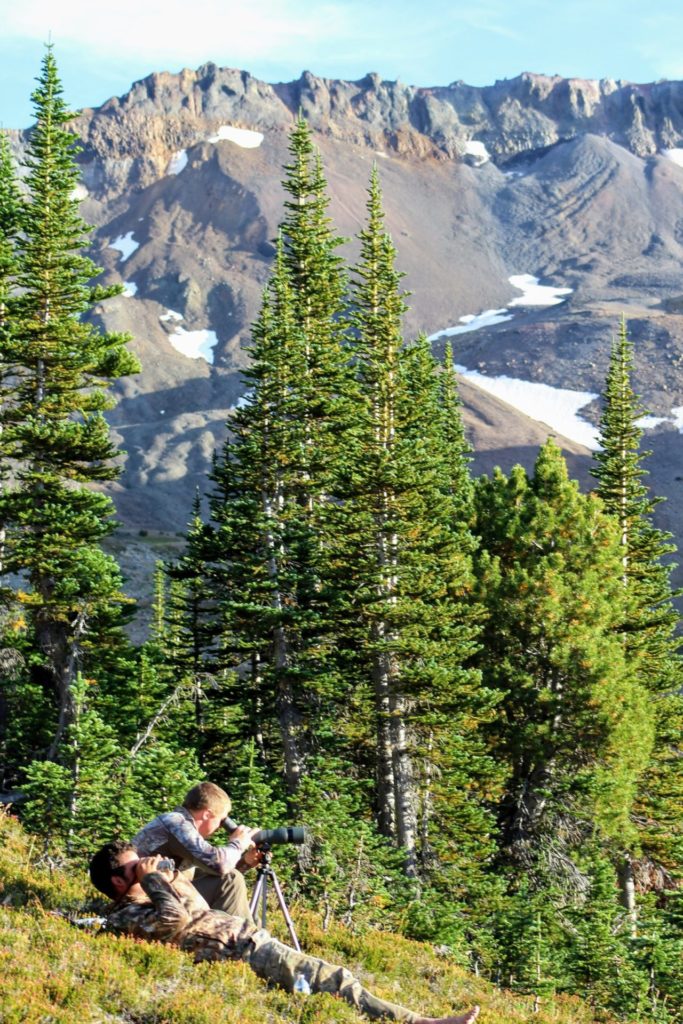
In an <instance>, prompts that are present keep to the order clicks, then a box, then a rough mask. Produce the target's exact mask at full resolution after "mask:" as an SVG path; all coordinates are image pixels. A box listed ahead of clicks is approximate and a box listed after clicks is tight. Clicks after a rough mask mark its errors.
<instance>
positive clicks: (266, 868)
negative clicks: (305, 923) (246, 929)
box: [249, 843, 301, 953]
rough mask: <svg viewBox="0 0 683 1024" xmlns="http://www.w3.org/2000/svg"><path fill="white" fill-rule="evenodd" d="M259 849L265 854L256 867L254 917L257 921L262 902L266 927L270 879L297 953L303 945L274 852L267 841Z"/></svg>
mask: <svg viewBox="0 0 683 1024" xmlns="http://www.w3.org/2000/svg"><path fill="white" fill-rule="evenodd" d="M259 849H260V850H261V853H262V854H263V860H262V861H261V863H260V864H258V865H257V867H256V870H257V872H258V878H257V880H256V886H255V887H254V892H253V894H252V897H251V902H250V904H249V909H250V910H251V914H252V917H253V918H254V921H256V911H257V909H258V906H259V903H260V904H261V927H262V928H265V927H266V910H267V906H268V881H269V880H270V883H271V885H272V886H273V891H274V892H275V895H276V896H277V902H278V906H279V908H280V910H281V911H282V916H283V917H284V919H285V922H286V924H287V928H288V929H289V937H290V939H291V940H292V945H293V946H294V949H295V950H296V951H297V953H300V952H301V946H300V945H299V940H298V939H297V937H296V931H295V930H294V922H293V921H292V919H291V917H290V915H289V910H288V909H287V904H286V903H285V898H284V896H283V895H282V889H281V888H280V883H279V882H278V880H277V875H276V874H275V868H274V867H272V865H271V860H272V859H273V854H272V852H271V849H270V846H268V844H267V843H263V844H262V845H261V846H259Z"/></svg>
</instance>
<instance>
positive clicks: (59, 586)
mask: <svg viewBox="0 0 683 1024" xmlns="http://www.w3.org/2000/svg"><path fill="white" fill-rule="evenodd" d="M33 102H34V107H35V115H36V124H35V126H34V128H33V129H32V131H31V135H30V139H29V144H28V158H27V161H26V163H27V167H28V174H27V178H26V186H27V190H28V197H27V199H26V201H25V203H23V204H22V206H21V210H20V218H19V224H20V232H19V234H18V237H17V241H16V245H15V255H16V263H17V270H16V276H15V286H16V288H15V292H14V295H13V297H12V301H11V306H10V308H11V324H10V326H9V331H8V332H7V333H6V334H5V337H4V338H3V342H4V344H3V362H4V364H5V365H6V366H7V365H8V366H11V367H12V372H13V377H14V379H15V382H14V385H13V391H12V399H11V402H10V403H8V404H7V405H6V406H5V409H4V410H3V421H4V430H5V440H4V443H5V445H6V446H7V448H8V450H9V451H10V454H11V459H12V461H13V463H14V465H15V466H16V484H15V485H14V486H13V487H12V488H11V489H10V490H8V491H7V492H6V494H5V497H4V500H3V514H4V519H5V523H6V526H7V531H8V537H7V558H6V567H7V569H8V570H9V571H13V572H19V573H21V574H22V575H23V576H24V578H25V579H26V581H27V588H28V589H27V590H25V592H24V594H23V597H22V601H23V604H24V606H25V611H26V619H27V628H28V637H27V648H28V651H29V654H30V657H31V660H32V664H33V673H34V677H35V678H36V679H37V680H40V681H41V684H44V685H45V686H46V687H47V688H48V689H51V690H52V691H53V693H54V696H55V702H56V711H57V720H56V722H55V723H54V733H53V738H52V742H51V744H50V750H49V754H50V756H54V755H55V754H56V752H57V749H58V747H59V744H60V741H61V739H62V737H63V735H64V731H65V729H66V728H67V727H68V725H69V723H70V722H71V721H72V719H73V716H74V714H75V704H74V701H73V697H72V687H73V684H74V681H75V679H76V677H77V674H78V672H79V670H80V669H81V667H82V666H84V665H85V664H86V662H87V660H88V658H87V656H88V651H89V650H92V648H93V644H94V641H95V639H96V638H97V642H98V644H101V643H103V642H104V643H107V642H112V643H115V642H116V640H115V637H116V623H117V620H118V621H120V615H118V616H117V612H116V609H117V607H120V605H121V593H120V587H121V582H120V578H119V575H118V570H117V568H116V566H115V564H114V562H113V560H112V559H111V558H109V557H108V556H106V555H105V554H104V553H103V552H102V550H101V548H100V546H99V545H100V541H101V540H102V539H103V537H105V536H106V535H107V534H108V533H109V532H110V531H111V530H112V529H113V522H112V518H111V516H112V511H113V506H112V503H111V501H110V499H109V498H107V497H106V496H105V495H104V494H101V493H97V492H95V491H93V490H92V489H90V487H89V485H90V484H93V483H100V482H104V481H108V480H112V479H114V478H115V477H116V476H117V474H118V472H119V470H118V467H117V466H116V464H115V459H116V456H117V455H118V452H117V450H116V448H115V447H114V445H113V444H112V443H111V441H110V439H109V432H108V428H107V424H106V421H105V419H104V416H103V412H104V411H105V410H106V409H107V408H109V407H110V406H111V404H112V399H111V397H110V396H109V395H108V394H107V388H108V386H109V384H110V382H111V381H113V380H115V379H117V378H118V377H119V376H121V375H123V374H128V373H132V372H135V371H136V370H137V368H138V366H137V363H136V361H135V359H134V358H133V357H132V356H131V355H130V354H129V353H128V352H127V350H126V343H127V341H128V340H129V339H128V338H127V337H125V336H122V335H118V334H103V333H101V332H100V331H98V330H97V329H96V328H95V327H93V326H92V325H91V324H89V323H87V322H86V321H84V320H83V314H84V313H86V312H87V310H89V309H90V308H91V307H92V306H93V305H94V304H95V303H96V302H99V301H100V300H101V299H103V298H106V297H107V296H108V295H110V294H115V293H118V291H119V290H120V289H119V288H113V289H103V288H100V287H92V286H91V285H90V281H91V280H92V278H93V277H94V276H95V275H96V273H97V268H96V267H95V266H94V264H93V263H92V262H91V261H90V260H89V259H88V258H86V257H84V256H83V255H81V250H82V249H83V247H84V246H85V244H86V241H87V232H88V228H87V225H85V223H84V222H83V221H82V220H81V218H80V216H79V212H78V200H77V199H76V198H75V197H74V190H75V187H76V184H77V181H78V168H77V166H76V163H75V155H76V152H77V146H76V145H75V143H74V138H73V136H72V135H71V134H70V133H69V132H68V131H67V128H66V125H67V124H68V122H69V120H70V119H71V117H72V115H71V114H70V113H69V111H68V110H67V108H66V106H65V104H64V101H63V99H62V88H61V84H60V81H59V77H58V73H57V67H56V63H55V59H54V56H53V53H52V49H51V47H48V49H47V53H46V55H45V58H44V60H43V64H42V70H41V75H40V77H39V79H38V85H37V88H36V90H35V92H34V94H33ZM107 637H109V638H111V639H110V640H107V639H106V638H107Z"/></svg>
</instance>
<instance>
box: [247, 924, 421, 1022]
mask: <svg viewBox="0 0 683 1024" xmlns="http://www.w3.org/2000/svg"><path fill="white" fill-rule="evenodd" d="M239 956H240V959H242V960H244V961H245V962H246V963H248V964H249V966H250V967H251V969H252V970H253V971H254V973H255V974H258V976H259V978H263V979H264V980H265V981H270V982H272V983H273V984H275V985H280V986H281V987H282V988H284V989H286V990H287V992H292V991H293V989H294V981H295V978H296V976H297V974H303V975H304V977H305V978H306V980H307V982H308V984H309V985H310V986H311V991H312V992H329V993H331V994H332V995H338V996H340V997H341V998H342V999H345V1000H346V1002H347V1003H351V1005H352V1006H353V1007H355V1008H356V1010H358V1011H359V1012H360V1013H365V1014H367V1015H368V1017H385V1018H388V1019H389V1020H398V1021H404V1022H407V1024H411V1022H413V1021H415V1019H416V1017H417V1015H416V1014H414V1013H412V1012H411V1011H410V1010H406V1009H405V1007H403V1006H397V1005H396V1003H389V1002H387V1001H386V1000H385V999H379V998H378V997H377V996H373V994H372V993H371V992H368V990H367V989H366V988H363V986H362V985H361V983H360V982H359V981H358V979H357V978H354V976H353V975H352V974H351V972H350V971H348V970H347V969H346V968H345V967H337V966H336V965H335V964H328V963H327V962H326V961H325V960H320V959H319V958H318V957H317V956H308V955H307V954H306V953H297V951H296V950H295V949H292V948H291V946H285V944H284V943H283V942H278V940H277V939H274V938H272V937H271V935H270V934H269V933H268V932H267V931H257V932H255V933H254V934H253V935H252V936H251V941H250V942H249V943H247V944H246V946H245V948H243V949H242V950H240V952H239Z"/></svg>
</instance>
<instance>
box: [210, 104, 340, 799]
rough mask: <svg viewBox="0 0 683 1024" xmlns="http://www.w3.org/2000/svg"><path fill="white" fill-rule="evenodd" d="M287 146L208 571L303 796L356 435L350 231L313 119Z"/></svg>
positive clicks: (325, 670) (226, 639) (326, 675)
mask: <svg viewBox="0 0 683 1024" xmlns="http://www.w3.org/2000/svg"><path fill="white" fill-rule="evenodd" d="M290 152H291V157H292V159H291V162H290V163H289V164H288V165H287V166H286V168H285V170H286V177H285V180H284V181H283V186H284V188H285V190H286V191H287V192H288V193H289V197H290V198H288V200H287V201H286V203H285V210H286V213H285V218H284V221H283V224H282V228H281V232H280V237H279V241H278V251H277V257H276V262H275V268H274V272H273V276H272V279H271V283H270V285H269V288H268V290H267V294H266V296H265V298H264V304H263V308H262V311H261V314H260V317H259V319H258V321H257V323H256V324H255V326H254V329H253V346H252V351H251V355H252V360H251V366H250V368H249V370H248V371H247V373H246V375H245V376H246V379H247V384H248V385H249V387H250V389H251V390H250V393H249V397H248V400H247V402H246V404H245V406H244V407H243V408H242V409H240V410H238V411H237V413H236V414H235V416H234V418H233V420H232V421H231V422H230V424H229V428H230V429H231V431H232V434H233V437H232V439H231V440H230V441H229V443H228V444H227V445H226V447H225V449H224V451H223V453H222V457H221V458H220V459H219V460H218V462H217V464H216V467H215V470H214V474H213V479H214V481H215V483H216V485H217V486H216V489H215V491H214V493H213V495H212V497H211V514H212V519H213V522H214V524H215V528H216V543H217V548H216V550H217V551H219V552H220V554H219V555H218V557H217V558H216V559H215V560H214V564H213V567H210V572H211V573H212V578H213V579H214V581H215V586H216V588H217V590H216V592H217V594H219V595H220V606H221V613H220V637H221V639H220V645H221V648H222V650H223V652H225V654H224V661H223V663H224V664H225V665H226V666H228V665H230V664H231V665H232V667H235V665H236V662H235V658H237V659H241V658H246V659H247V660H248V664H249V666H250V669H249V677H248V678H249V680H250V683H249V686H250V687H251V695H252V699H251V703H250V709H249V713H248V715H247V719H251V721H252V723H253V724H252V727H253V728H256V729H257V731H258V730H259V729H262V728H263V725H264V723H263V716H264V715H265V716H267V715H272V713H273V711H274V712H275V715H276V720H275V721H276V727H277V731H278V733H279V743H278V744H277V745H276V747H279V749H280V751H281V754H282V759H283V763H282V768H283V772H284V776H285V779H286V784H287V789H288V791H289V792H290V793H291V794H293V793H295V792H296V790H297V788H298V786H299V783H300V781H301V777H302V773H303V772H304V770H305V769H304V765H305V759H306V757H307V754H308V752H309V747H310V743H311V742H312V741H313V736H314V731H315V730H313V729H312V722H313V720H314V719H316V718H318V719H319V718H320V715H321V714H323V713H326V712H323V707H324V706H326V705H328V703H329V700H330V697H331V690H332V689H334V687H333V686H332V685H331V682H330V677H331V676H333V675H334V665H333V664H332V665H331V666H330V667H328V665H327V664H326V656H327V654H328V653H329V645H330V642H331V636H330V632H329V626H328V622H329V612H328V603H329V599H330V594H329V589H328V587H327V583H326V573H327V570H326V564H327V557H328V556H327V553H326V551H327V543H326V537H327V536H328V534H329V516H330V514H331V513H330V508H331V506H332V505H333V504H334V503H335V502H336V501H337V500H338V477H339V466H340V460H342V459H343V458H344V452H345V438H346V437H347V436H348V435H349V434H350V432H351V431H352V430H353V420H352V411H353V409H352V404H351V401H350V392H351V389H352V384H353V380H352V375H351V372H350V370H349V367H348V359H347V356H346V353H345V351H344V349H343V347H342V344H341V342H342V331H343V324H342V322H341V320H340V316H341V312H342V308H343V298H344V288H345V285H344V277H343V274H342V270H341V260H340V258H339V257H338V256H337V255H336V251H335V250H336V248H337V246H338V245H339V241H340V240H339V239H338V238H337V237H336V236H335V235H334V234H333V232H332V230H331V226H330V222H329V218H328V217H327V214H326V208H327V205H328V202H329V200H328V199H327V196H326V185H325V179H324V176H323V174H322V169H321V164H320V158H319V156H317V155H316V153H315V151H314V148H313V145H312V141H311V136H310V131H309V129H308V127H307V125H306V123H305V121H304V120H303V119H302V118H299V119H298V120H297V122H296V124H295V127H294V130H293V132H292V136H291V142H290ZM226 655H227V659H228V660H227V661H226V660H225V657H226ZM231 657H232V662H230V658H231ZM237 664H239V660H238V661H237ZM241 678H242V679H244V676H243V675H242V677H241ZM254 716H257V717H258V718H259V720H260V724H259V725H258V726H256V724H255V719H254ZM260 743H261V744H262V743H263V738H262V736H261V740H260ZM257 745H258V743H257Z"/></svg>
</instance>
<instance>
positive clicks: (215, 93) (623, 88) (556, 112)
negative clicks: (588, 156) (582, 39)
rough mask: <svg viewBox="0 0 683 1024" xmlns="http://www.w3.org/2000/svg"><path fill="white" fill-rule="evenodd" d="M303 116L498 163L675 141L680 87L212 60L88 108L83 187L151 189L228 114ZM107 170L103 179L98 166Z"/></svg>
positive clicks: (428, 152)
mask: <svg viewBox="0 0 683 1024" xmlns="http://www.w3.org/2000/svg"><path fill="white" fill-rule="evenodd" d="M298 110H301V111H303V113H304V115H305V116H306V118H307V120H308V121H309V123H310V124H311V125H312V126H313V128H314V129H315V130H316V131H317V132H320V133H323V134H326V135H329V136H330V137H332V138H336V139H343V140H346V141H348V142H351V143H353V144H357V145H363V146H374V147H379V148H385V149H386V150H387V151H388V152H393V153H397V154H403V155H412V156H416V157H422V158H425V157H432V158H434V159H445V160H453V159H458V158H463V157H467V156H468V155H470V154H469V153H468V143H471V142H472V141H477V142H480V143H481V144H483V146H485V147H486V150H487V152H488V153H489V154H490V155H491V158H492V159H493V160H494V162H495V163H496V164H498V165H499V166H503V165H508V164H510V163H511V162H514V161H515V160H516V159H519V158H520V157H523V156H525V155H526V156H528V155H529V154H532V153H539V152H540V151H542V150H545V149H547V148H548V147H550V146H553V145H556V144H557V143H559V142H566V141H568V140H570V139H574V138H576V137H577V136H579V135H585V134H594V135H602V136H605V137H607V138H609V139H611V140H612V141H614V142H616V143H618V144H619V145H621V146H624V147H625V148H627V149H628V150H629V151H630V152H632V153H634V154H635V155H636V156H640V157H646V156H652V155H654V154H655V153H657V152H659V151H661V150H664V149H670V148H675V147H677V146H678V144H679V143H680V142H681V140H682V139H683V83H681V82H669V81H662V82H655V83H652V84H647V85H637V84H634V83H631V82H622V81H613V80H611V79H604V80H602V81H591V80H584V79H564V78H560V77H557V76H552V77H549V76H546V75H536V74H531V73H524V74H522V75H519V76H518V77H517V78H514V79H511V80H504V81H498V82H496V83H495V84H494V85H491V86H484V87H475V86H469V85H466V84H465V83H464V82H454V83H453V84H452V85H449V86H439V87H433V88H418V87H415V86H407V85H404V84H402V83H401V82H398V81H397V82H387V81H383V80H382V79H381V78H380V77H379V76H378V75H376V74H368V75H366V76H365V78H363V79H361V80H360V81H357V82H347V81H338V80H331V79H325V78H319V77H317V76H315V75H313V74H312V73H311V72H310V71H305V72H303V74H302V75H301V77H300V78H299V79H298V80H296V81H293V82H288V83H283V84H279V85H269V84H267V83H265V82H261V81H259V80H258V79H255V78H253V77H252V76H251V75H250V74H248V73H247V72H245V71H238V70H234V69H231V68H219V67H217V66H216V65H215V64H205V65H203V66H202V67H200V68H199V69H197V70H196V71H192V70H189V69H185V70H183V71H181V72H180V73H179V74H175V75H173V74H169V73H167V72H162V73H157V74H152V75H150V76H148V77H147V78H145V79H143V80H141V81H139V82H136V83H135V84H134V85H133V86H132V88H131V90H130V91H129V92H128V93H126V94H125V95H124V96H122V97H120V98H113V99H111V100H109V101H108V102H107V103H105V104H103V106H101V107H100V108H98V109H97V110H86V111H84V112H83V114H82V116H81V118H80V119H79V121H78V131H79V134H80V135H81V137H82V139H83V140H84V142H85V144H86V154H90V156H91V158H92V160H91V161H86V163H85V165H84V177H85V183H86V185H87V187H88V188H89V189H91V190H93V191H94V192H95V193H97V191H98V189H106V191H110V190H111V189H112V187H115V184H116V183H117V182H119V183H121V184H122V185H124V187H125V188H127V189H128V188H130V187H134V188H135V187H139V188H144V187H146V186H147V185H149V184H150V183H151V182H152V181H154V180H156V179H157V178H158V177H160V176H161V175H163V173H164V172H165V170H166V168H167V166H168V162H169V160H170V159H171V156H172V154H173V153H174V152H177V151H178V150H181V149H187V148H190V147H191V146H194V145H197V144H200V143H201V142H203V141H204V140H205V138H206V134H207V127H208V128H209V130H213V129H214V128H215V127H217V126H218V125H219V124H222V123H224V122H225V121H226V120H227V121H228V122H230V123H231V124H232V123H243V124H245V125H247V126H248V127H250V128H252V129H259V130H266V131H268V130H284V131H286V130H287V128H288V127H289V125H290V124H291V121H292V116H293V115H294V114H295V113H296V112H297V111H298ZM102 169H104V176H101V174H98V173H97V172H98V171H101V170H102Z"/></svg>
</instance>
